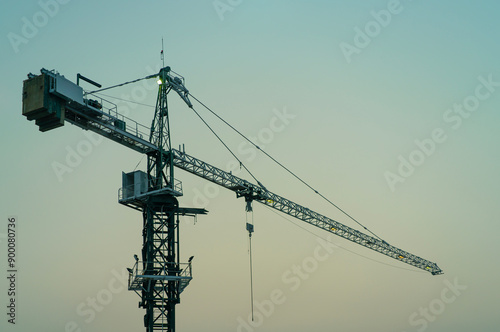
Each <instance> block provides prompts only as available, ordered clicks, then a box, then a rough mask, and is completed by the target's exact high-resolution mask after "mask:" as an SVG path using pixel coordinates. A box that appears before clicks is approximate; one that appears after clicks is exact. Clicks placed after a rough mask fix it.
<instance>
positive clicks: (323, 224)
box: [172, 149, 443, 275]
mask: <svg viewBox="0 0 500 332" xmlns="http://www.w3.org/2000/svg"><path fill="white" fill-rule="evenodd" d="M172 153H173V156H174V158H173V162H174V165H175V166H176V167H178V168H180V169H183V170H185V171H187V172H189V173H192V174H194V175H197V176H199V177H202V178H204V179H206V180H208V181H211V182H213V183H216V184H218V185H220V186H222V187H224V188H227V189H229V190H231V191H233V192H235V193H236V194H237V195H238V196H239V197H242V196H245V197H248V198H250V199H251V200H255V201H257V202H259V203H262V204H265V205H267V206H269V207H271V208H273V209H276V210H278V211H281V212H283V213H285V214H287V215H290V216H292V217H294V218H297V219H299V220H302V221H304V222H306V223H309V224H311V225H314V226H316V227H319V228H321V229H323V230H326V231H328V232H330V233H333V234H335V235H337V236H340V237H342V238H344V239H347V240H349V241H352V242H354V243H357V244H359V245H361V246H363V247H366V248H369V249H372V250H374V251H377V252H379V253H381V254H384V255H386V256H389V257H391V258H394V259H396V260H398V261H401V262H403V263H406V264H409V265H412V266H414V267H417V268H419V269H422V270H424V271H427V272H430V273H432V274H433V275H437V274H442V273H443V272H442V270H441V269H440V268H439V267H438V266H437V264H436V263H433V262H430V261H428V260H426V259H423V258H421V257H418V256H416V255H413V254H411V253H409V252H406V251H404V250H402V249H399V248H397V247H394V246H392V245H390V244H388V243H387V242H385V241H382V240H380V239H377V238H375V237H372V236H370V235H367V234H364V233H362V232H360V231H358V230H355V229H353V228H351V227H348V226H346V225H344V224H342V223H340V222H338V221H335V220H333V219H331V218H328V217H326V216H324V215H322V214H319V213H317V212H315V211H312V210H311V209H308V208H306V207H304V206H302V205H299V204H297V203H294V202H292V201H290V200H288V199H286V198H284V197H282V196H279V195H277V194H274V193H272V192H270V191H269V190H267V189H265V188H263V187H260V186H257V185H255V184H252V183H250V182H248V181H247V180H244V179H241V178H239V177H237V176H234V175H233V174H231V173H228V172H226V171H223V170H221V169H220V168H217V167H215V166H212V165H210V164H207V163H205V162H204V161H201V160H199V159H197V158H195V157H192V156H190V155H188V154H186V153H184V152H181V151H178V150H175V149H173V150H172Z"/></svg>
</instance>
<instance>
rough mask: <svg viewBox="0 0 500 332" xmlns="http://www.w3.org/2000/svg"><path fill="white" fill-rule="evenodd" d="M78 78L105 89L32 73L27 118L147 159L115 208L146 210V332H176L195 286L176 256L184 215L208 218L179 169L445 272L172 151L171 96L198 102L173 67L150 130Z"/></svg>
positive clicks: (142, 276) (139, 288) (138, 280)
mask: <svg viewBox="0 0 500 332" xmlns="http://www.w3.org/2000/svg"><path fill="white" fill-rule="evenodd" d="M80 79H82V80H84V81H86V82H88V83H90V84H93V85H95V86H97V87H99V88H100V87H101V86H100V85H99V84H98V83H96V82H94V81H92V80H90V79H88V78H86V77H84V76H82V75H80V74H78V75H77V83H76V84H75V83H73V82H71V81H70V80H68V79H66V78H65V77H64V76H62V75H60V74H59V73H57V72H56V71H54V70H46V69H43V68H42V69H41V71H40V75H34V74H31V73H30V74H28V79H26V80H25V81H24V82H23V97H22V98H23V109H22V114H23V115H24V116H26V117H27V119H28V120H35V123H36V125H37V126H38V127H39V130H40V131H42V132H45V131H49V130H52V129H55V128H58V127H61V126H63V125H64V123H65V121H67V122H69V123H71V124H73V125H76V126H78V127H80V128H82V129H84V130H90V131H93V132H95V133H97V134H99V135H102V136H104V137H107V138H109V139H111V140H113V141H115V142H117V143H119V144H121V145H123V146H126V147H127V148H130V149H132V150H135V151H137V152H139V153H142V154H144V155H146V156H147V169H146V171H145V172H144V171H134V172H130V173H122V187H121V188H120V189H119V191H118V202H119V203H120V204H123V205H125V206H128V207H130V208H133V209H135V210H138V211H140V212H142V216H143V232H142V237H143V243H142V252H141V257H138V256H137V255H134V258H135V263H134V266H133V268H128V269H127V270H128V271H129V282H128V289H129V290H132V291H135V292H136V293H137V294H138V295H139V296H140V299H141V300H140V302H139V307H141V308H143V309H145V310H146V313H145V315H144V326H145V328H146V332H152V331H168V332H174V331H175V306H176V305H177V304H178V303H179V302H180V294H181V293H182V291H183V290H184V289H185V288H186V287H187V285H188V284H189V282H190V281H191V280H192V262H191V261H192V257H191V258H190V259H189V261H188V262H185V263H184V262H180V258H179V217H180V216H197V215H202V214H206V213H207V212H208V211H206V210H205V209H203V208H194V207H180V206H179V202H178V199H177V198H178V197H180V196H182V194H183V191H182V183H181V182H180V181H179V180H177V179H176V178H174V168H178V169H182V170H184V171H187V172H189V173H191V174H194V175H196V176H198V177H200V178H203V179H205V180H207V181H210V182H212V183H215V184H217V185H219V186H221V187H224V188H226V189H228V190H230V191H232V192H234V193H235V194H236V196H237V197H244V198H245V201H246V203H247V211H248V210H251V203H252V202H253V201H256V202H258V203H261V204H264V205H266V206H268V207H269V208H272V209H275V210H277V211H280V212H282V213H284V214H286V215H289V216H292V217H294V218H296V219H299V220H301V221H303V222H305V223H308V224H311V225H314V226H316V227H318V228H321V229H323V230H324V231H327V232H330V233H333V234H335V235H337V236H339V237H342V238H344V239H346V240H349V241H351V242H354V243H356V244H358V245H360V246H363V247H365V248H368V249H371V250H373V251H376V252H378V253H381V254H383V255H386V256H388V257H391V258H393V259H395V260H398V261H400V262H402V263H406V264H408V265H411V266H414V267H415V268H418V269H421V270H424V271H427V272H429V273H431V274H432V275H438V274H442V273H443V272H442V270H441V269H440V268H439V267H438V265H437V264H436V263H433V262H431V261H428V260H426V259H424V258H421V257H419V256H416V255H414V254H411V253H409V252H407V251H404V250H402V249H399V248H397V247H395V246H392V245H390V244H389V243H387V242H385V241H384V240H382V239H380V238H378V237H374V236H371V235H368V234H365V233H363V232H360V231H358V230H356V229H354V228H351V227H349V226H346V225H344V224H342V223H340V222H338V221H336V220H334V219H331V218H329V217H327V216H324V215H322V214H320V213H318V212H315V211H313V210H311V209H309V208H307V207H305V206H302V205H300V204H297V203H295V202H293V201H291V200H289V199H287V198H285V197H283V196H280V195H278V194H275V193H273V192H271V191H269V190H267V189H266V188H265V187H264V186H263V185H262V184H261V183H260V182H258V181H257V184H254V183H252V182H249V181H247V180H245V179H242V178H240V177H237V176H235V175H233V174H232V173H231V172H226V171H224V170H222V169H220V168H217V167H215V166H213V165H211V164H208V163H206V162H204V161H202V160H200V159H197V158H196V157H193V156H191V155H188V154H186V153H185V151H184V150H181V149H178V150H177V149H174V148H173V147H172V145H171V136H170V123H169V115H168V104H167V95H168V94H169V93H170V92H172V91H174V92H175V93H177V94H178V95H179V97H180V98H181V99H182V100H183V101H184V102H185V103H186V105H187V106H188V107H189V108H193V104H192V103H191V101H190V96H192V95H191V94H190V93H189V91H188V90H187V89H186V87H185V82H184V78H183V77H182V76H180V75H179V74H177V73H175V72H174V71H173V70H171V68H170V67H168V66H167V67H163V68H162V69H161V70H160V71H159V72H158V73H157V74H153V75H149V76H146V77H144V78H142V79H157V80H158V97H157V102H156V107H155V114H154V118H153V121H152V124H151V126H150V127H148V126H144V125H141V124H139V123H138V122H136V121H134V120H132V119H130V118H128V117H125V116H124V115H122V114H120V113H119V112H118V108H117V106H116V105H115V104H113V103H112V102H110V101H108V100H105V99H103V98H101V97H98V96H97V95H96V94H95V93H96V92H98V91H103V90H105V89H101V90H96V91H92V92H84V90H83V88H82V87H81V86H80V85H79V81H80ZM138 80H140V79H137V80H134V81H131V82H135V81H138ZM131 82H127V83H131ZM123 84H126V83H123ZM123 84H120V85H123ZM106 89H107V88H106ZM247 229H248V231H249V235H251V232H252V231H253V225H248V224H247Z"/></svg>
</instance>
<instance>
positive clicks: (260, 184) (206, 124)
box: [190, 98, 266, 189]
mask: <svg viewBox="0 0 500 332" xmlns="http://www.w3.org/2000/svg"><path fill="white" fill-rule="evenodd" d="M195 99H196V98H195ZM190 108H191V109H192V110H193V112H194V113H195V114H196V115H197V116H198V117H199V118H200V120H201V121H202V122H203V123H204V124H205V126H207V127H208V129H210V131H211V132H212V134H214V135H215V137H217V139H218V140H219V141H220V142H221V143H222V145H224V147H225V148H226V149H227V150H228V151H229V152H230V153H231V154H232V155H233V157H234V158H236V160H238V162H239V163H240V166H241V167H243V168H244V169H245V170H246V171H247V172H248V174H250V176H251V177H252V178H253V179H254V180H255V181H256V182H257V183H258V184H259V186H261V187H262V188H264V189H266V187H264V185H263V184H262V183H261V182H260V181H259V180H257V178H256V177H255V176H254V175H253V174H252V172H250V170H249V169H248V168H247V167H246V166H245V164H243V162H242V161H241V160H240V159H239V158H238V157H237V156H236V155H235V154H234V152H233V151H232V150H231V149H230V148H229V147H228V146H227V145H226V143H224V141H223V140H222V139H221V138H220V137H219V135H217V133H216V132H215V131H214V130H213V129H212V127H210V125H209V124H208V123H207V122H206V121H205V119H203V118H202V116H201V115H200V113H198V112H197V111H196V110H195V109H194V107H190Z"/></svg>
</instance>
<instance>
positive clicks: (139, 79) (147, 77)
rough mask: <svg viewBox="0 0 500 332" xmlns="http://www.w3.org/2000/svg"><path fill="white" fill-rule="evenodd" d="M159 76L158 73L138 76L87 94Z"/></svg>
mask: <svg viewBox="0 0 500 332" xmlns="http://www.w3.org/2000/svg"><path fill="white" fill-rule="evenodd" d="M157 76H158V74H153V75H148V76H146V77H143V78H138V79H135V80H132V81H128V82H125V83H121V84H117V85H113V86H109V87H107V88H104V89H99V90H94V91H90V92H87V93H86V94H93V93H96V92H101V91H105V90H109V89H112V88H117V87H119V86H124V85H127V84H130V83H135V82H139V81H142V80H147V79H150V78H154V77H157Z"/></svg>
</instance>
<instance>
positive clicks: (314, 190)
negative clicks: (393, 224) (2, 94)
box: [189, 93, 386, 243]
mask: <svg viewBox="0 0 500 332" xmlns="http://www.w3.org/2000/svg"><path fill="white" fill-rule="evenodd" d="M189 96H191V97H192V98H193V99H194V100H196V101H197V102H198V103H200V104H201V105H202V106H203V107H204V108H206V109H207V110H208V111H209V112H210V113H212V114H213V115H214V116H216V117H217V118H218V119H219V120H221V121H222V122H223V123H225V124H226V125H227V126H228V127H229V128H231V129H232V130H234V131H235V132H236V133H238V135H240V136H241V137H243V139H245V140H246V141H247V142H249V143H250V144H252V145H253V146H254V147H255V148H256V149H257V150H260V151H261V152H262V153H263V154H265V155H266V156H267V157H268V158H270V159H271V160H272V161H274V162H275V163H276V164H278V165H279V166H280V167H281V168H283V169H284V170H285V171H287V172H288V173H289V174H291V175H292V176H293V177H295V178H296V179H297V180H299V181H300V182H302V183H303V184H304V185H305V186H307V187H308V188H309V189H311V190H312V191H313V192H314V193H315V194H317V195H319V196H320V197H321V198H323V199H324V200H325V201H327V202H328V203H330V204H331V205H333V206H334V207H335V208H337V209H338V210H339V211H340V212H342V213H343V214H344V215H346V216H347V217H349V218H350V219H351V220H353V221H354V222H355V223H357V224H358V225H359V226H361V227H362V228H363V229H364V230H366V231H367V232H369V233H371V234H372V235H373V236H375V237H376V238H378V239H379V240H381V241H382V242H385V241H384V240H383V239H382V238H381V237H380V236H378V235H377V234H375V233H374V232H372V231H371V230H369V229H368V228H367V227H366V226H365V225H363V224H361V223H360V222H359V221H357V220H356V219H355V218H354V217H353V216H351V215H350V214H349V213H347V212H346V211H344V210H343V209H341V208H340V207H339V206H338V205H337V204H335V203H333V202H332V201H331V200H329V199H328V198H327V197H325V196H324V195H323V194H321V193H320V192H319V191H318V190H316V189H314V188H313V187H312V186H311V185H309V184H308V183H307V182H305V181H304V180H302V179H301V178H300V177H299V176H298V175H296V174H295V173H294V172H292V171H291V170H290V169H288V168H287V167H286V166H285V165H283V164H282V163H280V162H279V161H277V160H276V159H275V158H273V157H272V156H271V155H270V154H269V153H267V152H266V151H264V150H262V149H261V148H260V147H259V146H258V145H257V144H255V143H254V142H252V141H251V140H250V139H248V138H247V137H246V136H245V135H243V134H242V133H241V132H240V131H239V130H238V129H236V128H235V127H233V126H232V125H231V124H229V123H228V122H227V121H226V120H224V119H223V118H221V117H220V116H219V115H218V114H217V113H215V112H214V111H212V110H211V109H210V107H208V106H207V105H205V104H204V103H202V102H201V101H200V100H199V99H198V98H196V97H195V96H193V95H192V94H191V93H189ZM193 110H194V109H193ZM195 112H196V111H195ZM196 114H198V113H196ZM198 116H200V115H198ZM200 118H201V117H200ZM203 122H205V121H203ZM219 140H220V139H219ZM224 145H225V144H224ZM231 153H232V152H231ZM233 156H234V154H233ZM235 158H236V156H235ZM236 159H238V158H236ZM238 160H239V159H238ZM245 169H247V168H246V167H245ZM247 171H248V169H247ZM248 172H249V173H250V171H248ZM250 174H251V173H250ZM252 177H253V178H254V179H255V177H254V176H253V175H252ZM255 181H257V179H255ZM257 182H258V181H257ZM258 183H259V184H260V182H258ZM385 243H386V242H385Z"/></svg>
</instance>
